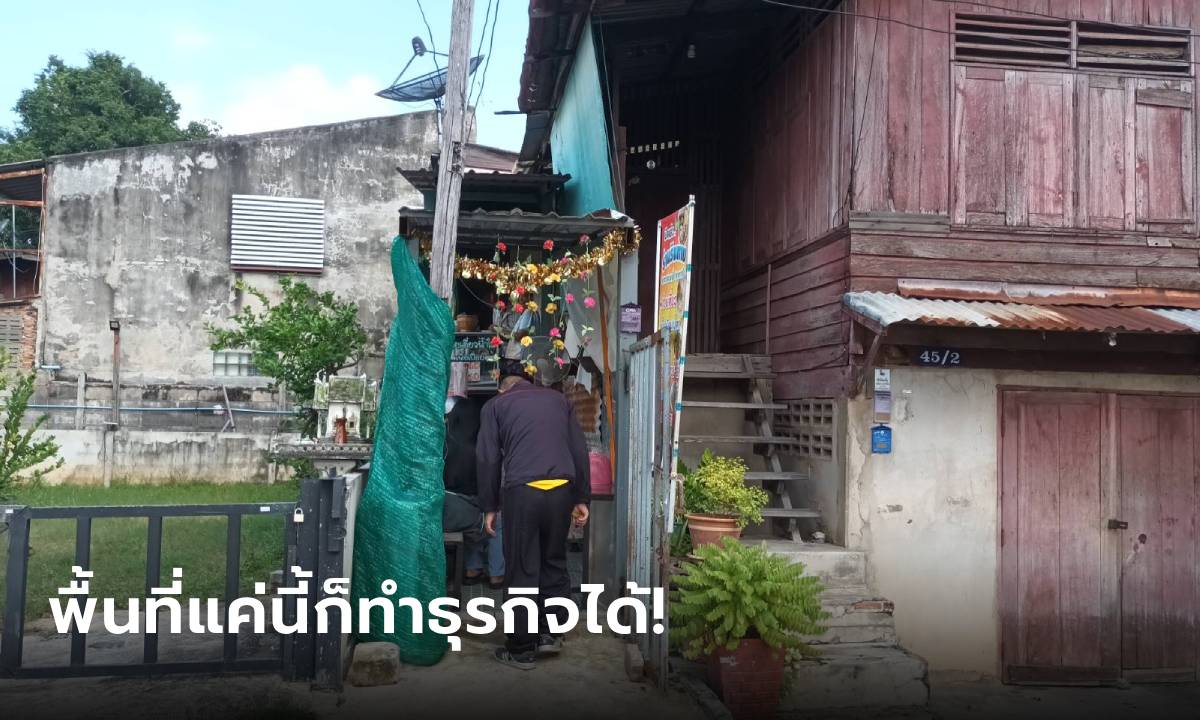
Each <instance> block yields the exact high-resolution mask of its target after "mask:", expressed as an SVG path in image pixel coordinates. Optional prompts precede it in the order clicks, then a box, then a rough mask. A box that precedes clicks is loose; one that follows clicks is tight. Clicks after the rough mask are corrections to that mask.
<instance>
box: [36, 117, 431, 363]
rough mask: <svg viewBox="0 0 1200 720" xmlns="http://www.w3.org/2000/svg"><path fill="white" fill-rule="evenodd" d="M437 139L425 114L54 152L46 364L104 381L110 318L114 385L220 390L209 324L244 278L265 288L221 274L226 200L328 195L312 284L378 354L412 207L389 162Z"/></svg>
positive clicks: (258, 279) (234, 303) (399, 161)
mask: <svg viewBox="0 0 1200 720" xmlns="http://www.w3.org/2000/svg"><path fill="white" fill-rule="evenodd" d="M436 143H437V128H436V122H435V118H434V114H433V113H432V112H422V113H412V114H408V115H398V116H393V117H384V118H375V119H370V120H361V121H354V122H347V123H340V124H335V125H324V126H317V127H309V128H298V129H293V130H282V131H276V132H269V133H262V134H258V135H246V136H235V137H225V138H218V139H215V140H208V141H201V142H192V143H176V144H170V145H157V146H149V147H141V148H127V149H121V150H113V151H107V152H97V153H86V154H82V155H72V156H65V157H59V158H54V159H53V160H52V161H51V162H50V164H49V168H48V169H49V179H48V191H47V207H48V217H47V223H46V232H45V238H46V239H45V253H46V261H45V265H44V268H43V271H44V273H45V280H44V283H43V288H42V295H43V300H42V303H43V305H42V324H43V328H42V354H41V362H42V363H44V364H53V365H59V366H61V368H62V369H61V371H60V373H61V375H62V376H64V377H66V378H73V377H75V376H76V375H77V374H79V373H80V372H82V373H86V374H87V375H88V376H89V377H98V378H103V379H108V378H111V358H112V336H111V333H110V331H109V330H108V320H109V318H111V317H120V318H122V332H121V342H122V346H123V347H122V350H123V352H122V358H123V359H122V380H123V381H125V382H128V383H131V384H139V383H164V382H165V383H180V382H182V383H199V384H204V383H206V382H207V383H209V384H213V382H214V378H213V375H212V353H211V351H210V350H209V349H208V334H207V332H206V331H205V326H206V324H208V323H218V324H220V323H223V322H224V321H226V320H227V318H229V317H230V316H231V315H232V314H234V313H235V312H236V311H237V310H238V308H239V307H240V306H241V303H242V302H243V299H244V298H243V297H242V295H241V294H240V293H238V292H237V291H235V290H234V283H235V282H236V280H237V279H238V278H239V276H242V275H244V279H245V280H247V281H248V282H249V283H250V284H252V285H256V286H259V287H271V286H273V285H274V277H273V276H271V275H264V274H255V273H245V274H241V273H235V272H233V271H231V270H230V267H229V252H230V238H229V230H230V228H229V225H230V196H231V195H232V194H235V193H237V194H242V193H244V194H256V195H276V196H285V197H304V198H320V199H323V200H324V201H325V209H326V227H327V230H326V244H325V270H324V272H323V273H322V274H321V275H320V276H314V277H312V278H310V280H311V282H312V283H313V284H314V285H316V286H317V287H318V288H319V289H321V290H333V291H335V292H336V293H338V294H339V295H341V296H343V297H346V298H351V299H354V300H355V301H356V302H357V303H358V306H359V314H360V318H361V319H362V321H363V323H364V325H365V326H366V327H367V328H368V330H369V332H370V333H371V335H372V338H373V340H374V342H375V345H376V351H377V352H379V353H382V349H383V340H384V335H385V332H386V329H387V327H388V324H389V323H390V321H391V319H392V317H393V316H394V314H395V312H396V307H395V293H394V290H393V287H392V280H391V271H390V267H389V263H388V253H389V249H390V244H391V240H392V238H393V237H394V236H395V234H396V231H397V218H396V211H397V210H398V209H399V207H400V206H402V205H419V204H420V203H421V196H420V194H419V193H417V192H416V190H414V189H413V188H412V186H410V185H409V184H408V183H407V182H406V181H405V180H404V179H403V178H401V177H400V175H399V174H398V173H397V172H396V168H397V167H406V168H414V167H420V166H424V165H427V164H428V161H429V154H430V152H432V151H433V150H434V149H435V148H436ZM367 370H368V372H374V373H375V374H378V373H379V366H378V363H375V365H374V367H368V368H367ZM229 383H230V384H243V385H253V384H254V383H253V382H245V381H238V380H236V379H229ZM260 384H261V383H260Z"/></svg>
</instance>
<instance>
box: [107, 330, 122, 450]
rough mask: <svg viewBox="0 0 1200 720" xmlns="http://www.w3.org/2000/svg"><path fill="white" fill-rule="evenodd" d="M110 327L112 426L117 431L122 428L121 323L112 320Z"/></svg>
mask: <svg viewBox="0 0 1200 720" xmlns="http://www.w3.org/2000/svg"><path fill="white" fill-rule="evenodd" d="M108 327H109V328H110V329H111V330H112V333H113V357H112V386H113V399H112V426H113V429H114V430H115V429H116V428H119V427H121V323H120V321H118V320H110V321H109V323H108Z"/></svg>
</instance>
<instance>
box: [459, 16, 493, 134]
mask: <svg viewBox="0 0 1200 720" xmlns="http://www.w3.org/2000/svg"><path fill="white" fill-rule="evenodd" d="M488 7H489V8H490V7H491V1H490V0H489V2H488ZM499 19H500V0H496V14H495V15H493V16H492V31H491V33H489V35H488V51H487V55H486V56H484V58H483V72H482V73H481V75H482V77H481V78H480V80H479V93H478V94H477V95H476V96H475V112H473V113H471V122H472V123H474V122H475V121H476V116H478V115H479V103H480V102H482V101H483V89H484V87H486V86H487V73H488V68H489V67H491V66H492V48H493V47H495V45H496V21H497V20H499ZM483 23H484V30H487V16H484V19H483ZM479 49H480V50H483V35H482V34H480V36H479ZM475 54H476V55H478V54H479V53H478V52H476V53H475ZM472 82H473V81H472ZM468 99H470V98H469V94H468ZM470 130H471V128H470V126H468V128H467V134H466V136H465V137H468V138H469V137H470V136H471V132H470Z"/></svg>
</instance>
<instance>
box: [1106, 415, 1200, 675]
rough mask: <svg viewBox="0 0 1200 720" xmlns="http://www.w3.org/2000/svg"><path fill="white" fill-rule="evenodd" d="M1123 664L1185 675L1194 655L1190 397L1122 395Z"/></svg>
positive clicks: (1129, 671) (1143, 671)
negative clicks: (1125, 525)
mask: <svg viewBox="0 0 1200 720" xmlns="http://www.w3.org/2000/svg"><path fill="white" fill-rule="evenodd" d="M1117 408H1118V410H1117V412H1118V415H1117V437H1118V438H1119V442H1120V453H1119V463H1120V473H1119V479H1120V484H1121V493H1120V511H1119V512H1120V516H1119V517H1118V518H1116V519H1117V520H1118V521H1119V522H1120V523H1127V524H1128V527H1127V528H1123V529H1120V530H1119V531H1118V533H1119V535H1120V538H1121V541H1120V545H1119V547H1120V548H1121V552H1120V560H1121V569H1120V573H1121V666H1122V668H1123V669H1124V673H1125V676H1126V677H1128V678H1130V679H1140V680H1175V681H1191V680H1193V679H1195V672H1196V660H1197V628H1196V622H1197V612H1196V604H1197V601H1198V600H1200V597H1197V584H1198V581H1200V573H1198V572H1197V568H1196V561H1197V557H1196V500H1197V497H1196V460H1197V453H1196V442H1197V432H1196V430H1197V427H1196V408H1197V406H1196V401H1195V400H1194V399H1192V398H1173V397H1139V396H1131V395H1122V396H1120V397H1119V398H1118V400H1117Z"/></svg>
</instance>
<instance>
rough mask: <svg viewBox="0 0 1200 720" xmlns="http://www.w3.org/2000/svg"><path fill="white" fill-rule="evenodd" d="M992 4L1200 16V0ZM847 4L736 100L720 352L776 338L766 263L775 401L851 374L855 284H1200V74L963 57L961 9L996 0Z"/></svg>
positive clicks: (823, 390)
mask: <svg viewBox="0 0 1200 720" xmlns="http://www.w3.org/2000/svg"><path fill="white" fill-rule="evenodd" d="M985 1H986V3H987V4H989V5H992V6H995V7H996V8H1007V9H1009V10H1011V11H1013V12H1014V13H1018V14H1019V13H1034V14H1036V13H1043V14H1049V15H1054V16H1058V17H1064V18H1068V19H1080V20H1102V21H1111V22H1119V23H1130V24H1146V25H1162V26H1172V27H1189V28H1192V29H1193V30H1196V29H1200V4H1197V3H1195V2H1194V1H1192V0H1065V1H1064V0H985ZM840 9H841V10H843V11H845V12H849V13H853V15H831V16H830V17H829V18H827V19H826V20H825V22H824V23H822V25H821V26H820V27H819V28H818V29H817V31H816V32H815V33H813V35H812V36H811V37H810V38H809V39H808V40H807V41H806V43H805V44H804V45H803V46H802V47H800V48H799V49H798V50H796V51H795V52H793V53H792V54H791V55H790V56H789V57H788V58H787V60H786V61H785V62H784V63H782V64H781V65H779V66H778V67H777V68H776V69H775V70H774V72H773V74H772V75H771V76H769V78H768V80H767V81H766V83H765V84H763V85H762V86H761V87H760V88H758V89H756V90H747V91H746V95H745V97H743V98H742V99H741V100H740V101H735V102H738V105H737V107H738V108H739V110H740V112H736V113H733V115H734V117H736V118H739V120H738V124H737V125H736V126H735V127H734V128H733V132H731V133H729V137H732V138H739V139H741V140H742V141H743V142H742V143H741V144H740V145H735V147H734V148H732V152H731V154H730V160H729V162H728V163H727V168H728V174H727V177H726V181H725V182H724V184H723V185H724V188H726V192H727V197H726V202H725V205H726V213H725V219H726V222H727V225H726V228H725V232H724V233H723V237H724V241H723V247H722V260H721V265H722V276H723V282H724V291H723V293H722V308H723V309H722V315H721V337H722V347H723V349H724V350H725V351H727V352H763V351H764V349H765V348H766V347H767V334H768V333H767V325H766V322H765V320H766V316H767V304H768V300H767V297H768V291H767V276H768V272H769V274H770V277H771V289H770V293H769V295H770V332H769V336H770V339H769V350H770V353H771V354H772V356H773V361H774V363H775V366H776V369H777V371H779V372H780V373H781V377H780V379H779V381H778V382H777V389H776V393H777V395H779V396H780V397H783V398H794V397H802V396H812V395H831V394H837V393H839V392H841V391H844V390H845V389H846V387H847V384H848V382H849V378H850V372H849V368H850V363H851V358H850V356H849V346H850V342H849V340H850V327H849V320H848V318H847V317H846V316H845V314H844V313H843V312H842V311H841V309H840V296H841V294H842V293H843V292H845V291H846V290H866V289H874V290H894V289H895V288H896V280H897V279H898V278H926V279H945V280H1008V281H1016V282H1037V283H1061V284H1080V285H1102V286H1119V287H1138V286H1144V287H1169V288H1180V289H1193V290H1200V259H1198V253H1197V248H1198V246H1200V243H1198V242H1197V238H1196V198H1195V193H1196V189H1197V188H1196V185H1197V183H1196V179H1195V172H1196V167H1195V164H1196V163H1195V151H1194V144H1195V117H1196V110H1195V108H1196V105H1195V92H1194V87H1193V81H1192V80H1191V79H1188V78H1180V79H1161V78H1157V79H1146V78H1136V77H1130V76H1118V75H1100V74H1095V73H1070V72H1057V71H1048V70H1009V69H1004V68H992V67H981V66H966V65H957V64H952V63H951V36H950V35H949V31H950V28H951V26H952V18H953V15H954V13H955V12H964V13H973V14H978V13H983V12H989V11H988V10H987V9H985V8H982V7H980V6H979V4H972V3H957V4H956V3H948V2H941V1H939V0H848V1H847V2H846V3H844V4H843V5H842V6H841V7H840ZM993 12H997V13H1001V12H1004V11H1003V10H1000V9H998V10H995V11H993ZM872 16H877V17H880V18H884V19H887V20H889V22H877V21H876V20H874V19H872ZM891 21H895V22H891ZM907 25H914V26H918V27H908V26H907ZM920 28H929V29H927V30H923V29H920ZM1193 42H1195V41H1193ZM912 215H920V216H922V217H920V218H912V217H908V216H912ZM768 267H769V271H768Z"/></svg>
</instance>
